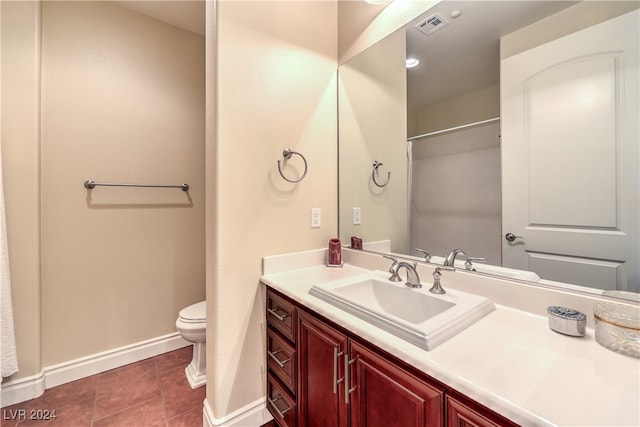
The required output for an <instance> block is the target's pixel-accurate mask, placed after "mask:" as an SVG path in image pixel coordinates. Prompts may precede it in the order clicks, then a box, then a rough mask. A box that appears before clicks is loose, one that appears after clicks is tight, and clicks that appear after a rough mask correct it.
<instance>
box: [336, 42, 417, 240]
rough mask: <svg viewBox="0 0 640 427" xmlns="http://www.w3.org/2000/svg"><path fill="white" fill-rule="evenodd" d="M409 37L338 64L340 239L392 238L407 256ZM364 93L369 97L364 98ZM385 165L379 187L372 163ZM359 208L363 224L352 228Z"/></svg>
mask: <svg viewBox="0 0 640 427" xmlns="http://www.w3.org/2000/svg"><path fill="white" fill-rule="evenodd" d="M405 44H406V39H405V33H404V31H396V32H395V33H393V34H392V35H390V36H388V37H386V38H385V39H384V40H382V41H380V42H378V43H377V44H376V45H375V46H373V47H371V48H369V49H367V50H365V51H364V52H362V53H360V54H359V55H357V56H356V57H354V58H352V59H351V60H350V61H348V62H347V63H346V64H342V65H341V66H340V73H339V75H340V78H339V82H340V84H339V87H338V90H339V92H338V98H339V124H340V129H339V148H340V150H339V152H340V187H339V195H340V237H341V239H342V241H343V243H344V244H349V243H350V237H351V236H358V237H360V238H362V239H363V240H364V241H365V242H372V241H377V240H388V239H390V240H391V249H392V251H393V252H402V253H406V252H407V249H408V248H407V199H406V194H407V179H406V176H407V160H406V159H407V157H406V136H407V127H406V123H407V116H406V105H407V79H406V74H407V71H406V67H405V53H404V52H405V50H406V49H405ZM363 94H366V96H363ZM374 160H375V161H378V162H382V163H383V165H382V166H380V167H379V169H378V170H379V174H378V175H377V177H378V178H377V180H378V183H379V184H382V183H384V182H386V180H387V176H388V172H391V175H390V178H389V182H388V184H387V186H386V187H384V188H380V187H378V186H376V185H375V184H374V182H373V180H372V178H371V172H372V168H373V162H374ZM354 207H359V208H360V209H361V213H362V223H361V224H359V225H354V224H353V217H352V212H353V208H354Z"/></svg>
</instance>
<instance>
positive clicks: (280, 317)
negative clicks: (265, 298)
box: [267, 307, 291, 322]
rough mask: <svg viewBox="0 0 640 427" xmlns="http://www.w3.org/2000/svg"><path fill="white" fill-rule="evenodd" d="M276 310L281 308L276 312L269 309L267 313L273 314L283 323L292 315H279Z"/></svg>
mask: <svg viewBox="0 0 640 427" xmlns="http://www.w3.org/2000/svg"><path fill="white" fill-rule="evenodd" d="M276 310H280V307H278V308H276V309H275V310H274V309H272V308H267V311H268V312H269V313H271V314H272V315H273V316H274V317H275V318H276V319H278V320H279V321H281V322H284V319H286V318H287V317H289V316H291V314H289V313H287V314H284V315H282V316H281V315H279V314H278V313H276Z"/></svg>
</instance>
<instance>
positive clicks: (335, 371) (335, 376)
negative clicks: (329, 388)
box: [333, 347, 344, 394]
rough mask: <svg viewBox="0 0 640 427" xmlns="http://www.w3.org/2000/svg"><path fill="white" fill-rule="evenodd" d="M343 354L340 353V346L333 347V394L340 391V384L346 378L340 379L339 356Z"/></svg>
mask: <svg viewBox="0 0 640 427" xmlns="http://www.w3.org/2000/svg"><path fill="white" fill-rule="evenodd" d="M343 354H344V353H343V352H339V353H338V347H333V394H337V393H338V384H340V383H341V382H342V381H343V380H344V378H340V379H338V357H340V356H342V355H343Z"/></svg>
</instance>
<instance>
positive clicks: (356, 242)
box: [351, 236, 362, 249]
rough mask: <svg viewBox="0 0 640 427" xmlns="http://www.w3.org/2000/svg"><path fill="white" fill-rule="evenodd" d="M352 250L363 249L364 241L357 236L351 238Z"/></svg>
mask: <svg viewBox="0 0 640 427" xmlns="http://www.w3.org/2000/svg"><path fill="white" fill-rule="evenodd" d="M351 249H362V239H361V238H359V237H356V236H351Z"/></svg>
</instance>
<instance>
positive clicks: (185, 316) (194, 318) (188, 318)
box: [178, 301, 207, 323]
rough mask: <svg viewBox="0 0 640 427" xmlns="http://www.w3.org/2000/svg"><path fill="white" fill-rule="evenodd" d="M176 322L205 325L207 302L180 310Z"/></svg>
mask: <svg viewBox="0 0 640 427" xmlns="http://www.w3.org/2000/svg"><path fill="white" fill-rule="evenodd" d="M178 320H179V321H180V322H184V323H205V322H206V321H207V302H206V301H200V302H197V303H195V304H192V305H190V306H188V307H185V308H183V309H182V310H180V314H179V315H178Z"/></svg>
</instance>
